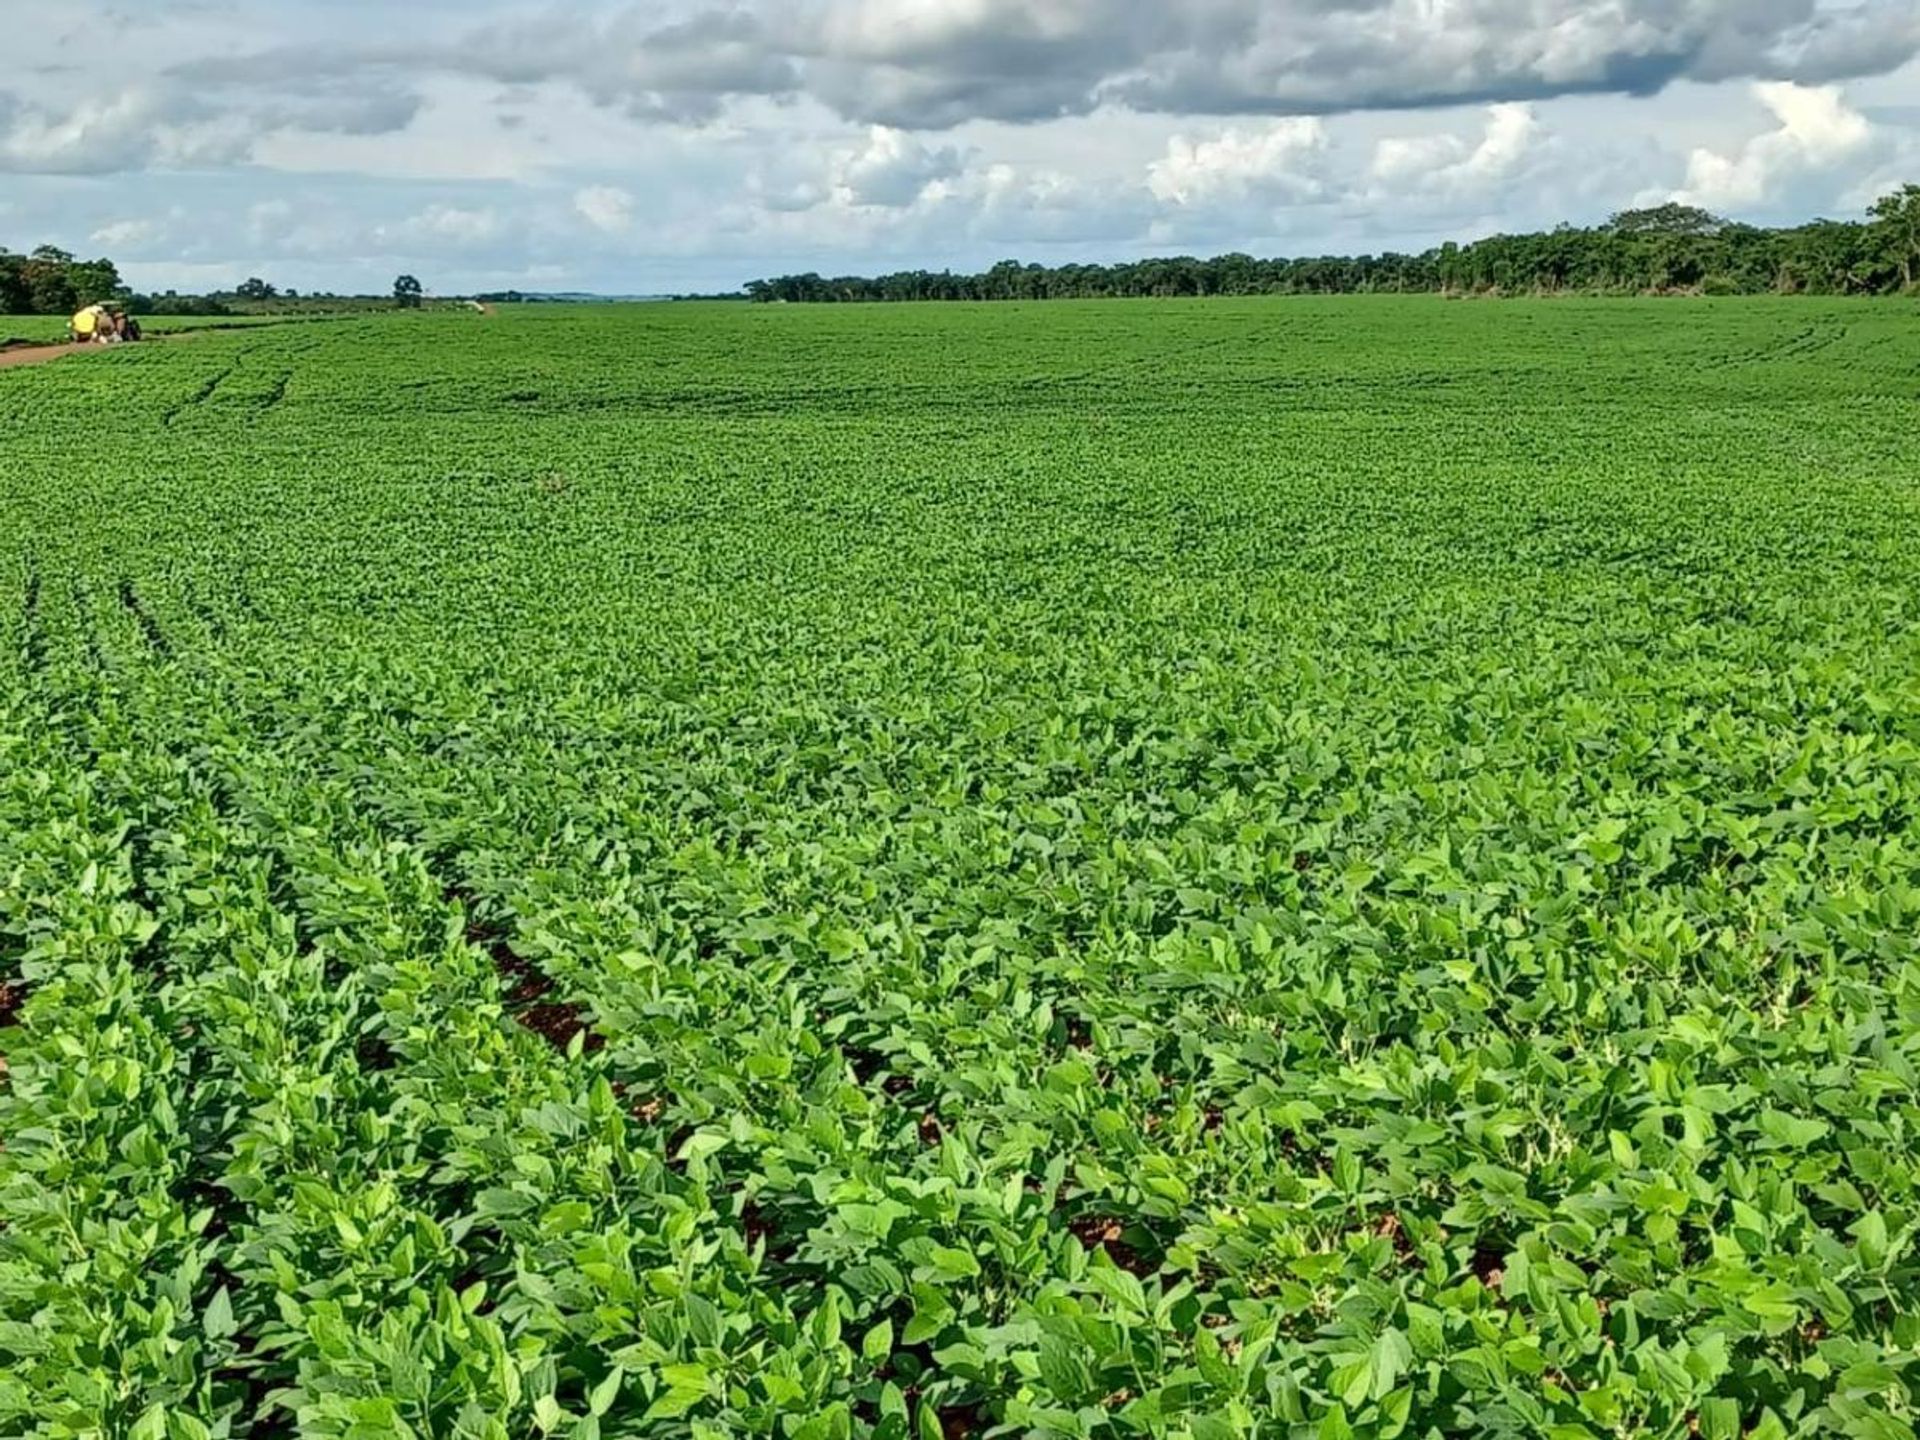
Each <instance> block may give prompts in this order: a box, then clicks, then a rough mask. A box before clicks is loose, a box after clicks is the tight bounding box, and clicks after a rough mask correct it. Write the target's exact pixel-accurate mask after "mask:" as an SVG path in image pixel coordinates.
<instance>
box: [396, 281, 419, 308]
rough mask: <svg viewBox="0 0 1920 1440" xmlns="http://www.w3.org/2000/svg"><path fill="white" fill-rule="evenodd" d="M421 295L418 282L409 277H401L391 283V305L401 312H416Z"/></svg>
mask: <svg viewBox="0 0 1920 1440" xmlns="http://www.w3.org/2000/svg"><path fill="white" fill-rule="evenodd" d="M421 293H422V292H421V289H420V282H419V281H418V280H416V279H414V278H413V276H411V275H402V276H400V277H399V278H398V279H396V280H395V281H394V282H393V303H394V304H395V305H398V306H399V307H400V308H401V309H402V310H418V309H419V308H420V296H421Z"/></svg>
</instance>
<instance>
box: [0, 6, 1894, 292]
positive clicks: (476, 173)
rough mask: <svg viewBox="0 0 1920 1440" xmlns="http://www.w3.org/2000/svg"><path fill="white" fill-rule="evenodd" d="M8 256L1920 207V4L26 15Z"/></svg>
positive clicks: (1395, 236) (1409, 231)
mask: <svg viewBox="0 0 1920 1440" xmlns="http://www.w3.org/2000/svg"><path fill="white" fill-rule="evenodd" d="M0 22H4V27H5V28H4V33H5V34H6V35H7V37H8V41H9V57H10V63H8V64H7V65H6V66H5V67H4V68H3V69H0V244H5V245H7V246H9V247H11V248H14V249H24V248H27V247H29V246H31V245H34V244H37V243H40V242H42V241H51V242H53V243H57V244H60V245H63V246H66V247H68V248H71V249H74V250H77V251H81V252H85V253H87V254H95V253H103V252H104V253H107V254H109V255H111V256H112V257H114V258H115V259H117V260H118V261H120V262H121V268H122V270H123V272H124V273H125V274H126V275H127V277H128V278H129V279H130V280H131V281H132V282H133V283H134V284H136V285H138V286H141V287H153V288H164V287H177V288H181V289H190V288H202V287H206V286H209V285H226V284H231V283H232V282H234V281H237V280H239V279H241V278H243V277H245V276H247V275H250V274H258V275H262V276H265V277H266V278H268V279H269V280H273V281H275V282H277V283H280V284H283V285H294V286H297V287H300V288H302V289H313V288H332V289H341V290H361V289H385V288H386V286H387V285H388V284H389V282H390V281H391V279H392V277H393V275H394V274H395V273H396V272H398V271H401V270H407V271H411V272H413V273H416V274H418V275H419V276H420V277H421V278H422V280H424V281H425V282H426V284H427V286H428V288H429V290H434V291H440V292H447V293H451V292H456V291H461V290H471V289H476V288H493V287H506V286H520V287H522V288H539V289H598V290H606V291H617V292H625V293H651V292H657V291H668V290H691V289H700V290H709V289H722V288H729V289H730V288H732V287H734V286H736V285H738V284H739V283H740V282H742V281H743V280H746V279H749V278H751V277H754V276H758V275H766V274H774V273H782V272H786V271H792V270H807V269H818V270H822V271H826V272H838V273H844V272H847V271H873V270H878V269H892V268H898V267H902V266H921V265H924V266H928V267H931V268H939V267H942V266H947V265H952V266H961V267H968V268H974V267H978V266H983V265H985V264H988V263H991V262H992V261H994V260H996V259H999V258H1002V257H1005V256H1018V257H1020V258H1022V259H1037V260H1044V261H1048V262H1054V261H1060V260H1066V259H1117V258H1127V257H1133V256H1138V255H1145V254H1168V253H1202V254H1211V253H1217V252H1220V251H1224V250H1234V249H1242V250H1250V251H1253V252H1255V253H1258V254H1299V253H1307V252H1313V253H1321V252H1327V251H1346V250H1379V249H1420V248H1424V247H1425V246H1427V245H1429V244H1432V243H1436V242H1438V241H1439V240H1442V239H1445V238H1450V237H1459V238H1468V237H1471V236H1474V235H1481V234H1487V233H1491V232H1493V231H1496V230H1502V229H1516V228H1525V227H1535V226H1543V225H1549V224H1552V223H1553V222H1555V221H1557V220H1561V219H1568V220H1573V221H1576V222H1590V221H1593V220H1596V219H1599V218H1602V217H1604V216H1605V215H1606V214H1608V213H1609V212H1611V211H1612V210H1615V209H1618V208H1620V207H1621V206H1624V205H1628V204H1633V203H1642V202H1650V201H1655V200H1662V199H1667V198H1676V197H1677V198H1680V199H1684V200H1689V201H1693V202H1697V203H1699V204H1703V205H1707V206H1710V207H1712V208H1714V209H1716V210H1719V211H1721V212H1723V213H1727V214H1730V215H1733V216H1736V217H1739V218H1742V219H1751V220H1756V221H1776V220H1789V219H1801V218H1806V217H1809V216H1811V215H1814V214H1833V215H1855V214H1857V213H1858V212H1859V211H1860V210H1861V209H1862V208H1863V207H1864V206H1865V205H1866V203H1867V202H1868V201H1869V200H1870V199H1871V198H1872V197H1873V196H1874V195H1875V194H1877V193H1880V192H1881V191H1883V190H1885V189H1888V188H1891V186H1892V185H1893V184H1894V183H1895V182H1896V181H1898V180H1905V179H1920V58H1917V57H1920V3H1917V0H650V3H641V4H626V3H620V4H600V3H572V4H565V5H560V4H548V3H544V0H458V3H455V0H412V3H410V4H406V5H401V4H397V3H394V0H325V3H317V0H308V3H294V0H0Z"/></svg>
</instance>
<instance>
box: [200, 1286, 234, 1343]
mask: <svg viewBox="0 0 1920 1440" xmlns="http://www.w3.org/2000/svg"><path fill="white" fill-rule="evenodd" d="M200 1328H201V1329H202V1330H204V1331H205V1332H206V1336H207V1338H208V1339H209V1340H225V1339H226V1338H227V1337H228V1336H229V1335H232V1334H233V1333H234V1331H235V1330H236V1329H237V1328H238V1327H237V1326H236V1325H235V1324H234V1320H233V1297H232V1296H231V1295H229V1294H228V1293H227V1287H226V1286H224V1285H222V1286H221V1287H220V1288H219V1289H218V1290H216V1291H214V1292H213V1298H212V1299H211V1300H209V1301H208V1302H207V1308H206V1310H205V1311H203V1312H202V1314H201V1316H200Z"/></svg>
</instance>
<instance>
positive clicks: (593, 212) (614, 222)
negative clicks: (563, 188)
mask: <svg viewBox="0 0 1920 1440" xmlns="http://www.w3.org/2000/svg"><path fill="white" fill-rule="evenodd" d="M573 210H574V213H575V214H576V215H578V216H579V217H580V218H581V219H582V220H584V221H586V222H587V223H588V224H589V225H591V226H593V228H594V229H596V230H602V231H605V232H606V233H607V234H609V235H618V234H619V233H620V232H621V231H623V230H627V229H630V228H631V227H632V225H633V196H632V195H630V194H629V193H628V192H627V191H625V190H622V189H620V188H619V187H618V186H617V185H589V186H587V187H586V188H584V189H581V190H576V191H574V194H573Z"/></svg>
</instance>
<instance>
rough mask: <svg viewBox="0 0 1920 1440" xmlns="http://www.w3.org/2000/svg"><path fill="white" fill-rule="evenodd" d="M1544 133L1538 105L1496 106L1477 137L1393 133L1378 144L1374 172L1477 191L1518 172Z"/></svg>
mask: <svg viewBox="0 0 1920 1440" xmlns="http://www.w3.org/2000/svg"><path fill="white" fill-rule="evenodd" d="M1539 132H1540V122H1539V119H1538V117H1537V116H1536V115H1535V114H1534V109H1533V106H1531V105H1528V104H1521V103H1515V102H1508V103H1505V104H1500V105H1492V106H1489V107H1488V109H1487V125H1486V130H1485V131H1484V133H1483V134H1482V135H1481V136H1480V138H1479V140H1478V141H1477V142H1476V141H1471V140H1468V139H1466V138H1464V137H1462V136H1459V135H1448V134H1440V135H1419V136H1394V137H1390V138H1388V139H1385V140H1382V141H1380V142H1379V144H1377V145H1376V146H1375V147H1374V151H1373V164H1372V166H1371V167H1370V169H1369V173H1370V174H1371V175H1372V177H1373V179H1374V180H1375V181H1377V182H1380V183H1381V184H1382V185H1384V186H1386V187H1389V188H1400V189H1408V188H1413V189H1421V190H1428V191H1436V192H1442V193H1446V194H1462V193H1472V192H1475V191H1479V190H1484V189H1486V188H1487V187H1488V186H1490V185H1494V184H1497V183H1498V182H1500V181H1502V180H1504V179H1506V178H1507V177H1508V176H1510V175H1512V174H1513V173H1514V171H1515V170H1517V169H1518V168H1519V167H1520V166H1521V165H1522V163H1523V162H1524V161H1525V160H1526V158H1527V156H1528V154H1529V152H1530V151H1531V150H1532V148H1533V146H1534V143H1535V140H1536V139H1537V138H1538V135H1539Z"/></svg>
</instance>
